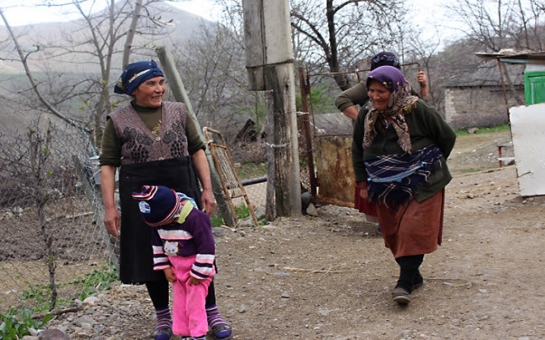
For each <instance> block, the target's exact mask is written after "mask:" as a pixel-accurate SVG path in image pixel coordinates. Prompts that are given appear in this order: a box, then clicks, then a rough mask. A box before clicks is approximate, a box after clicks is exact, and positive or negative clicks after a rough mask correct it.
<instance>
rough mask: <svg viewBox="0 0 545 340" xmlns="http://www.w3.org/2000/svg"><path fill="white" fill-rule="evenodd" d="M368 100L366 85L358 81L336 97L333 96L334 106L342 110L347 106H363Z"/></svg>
mask: <svg viewBox="0 0 545 340" xmlns="http://www.w3.org/2000/svg"><path fill="white" fill-rule="evenodd" d="M368 101H369V96H368V95H367V87H365V84H364V83H362V82H360V83H357V84H356V85H354V86H352V87H351V88H349V89H348V90H345V91H343V92H341V93H340V94H339V95H338V96H337V98H335V106H336V107H337V108H338V109H339V111H341V112H342V111H344V110H345V109H346V108H347V107H349V106H353V105H359V106H363V105H364V104H365V103H367V102H368Z"/></svg>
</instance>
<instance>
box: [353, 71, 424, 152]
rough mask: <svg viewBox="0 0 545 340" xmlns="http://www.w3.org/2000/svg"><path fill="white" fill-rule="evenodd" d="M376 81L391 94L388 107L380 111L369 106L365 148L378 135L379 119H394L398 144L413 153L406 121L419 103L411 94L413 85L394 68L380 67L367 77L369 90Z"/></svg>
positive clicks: (366, 120) (364, 138)
mask: <svg viewBox="0 0 545 340" xmlns="http://www.w3.org/2000/svg"><path fill="white" fill-rule="evenodd" d="M373 80H375V81H378V82H379V83H380V84H382V85H383V86H385V87H386V88H387V89H388V90H389V91H390V92H391V95H390V100H389V101H388V107H387V108H386V110H384V111H380V110H379V109H377V108H376V107H374V106H373V104H372V103H371V101H369V104H368V105H367V109H368V110H369V112H368V113H367V116H366V119H365V132H364V135H363V147H364V148H366V147H369V146H371V144H372V143H373V139H375V136H376V135H377V132H376V130H375V122H376V121H377V119H378V118H382V119H386V118H391V119H392V122H393V123H392V125H393V126H394V129H395V130H396V133H397V136H398V142H399V145H400V146H401V148H402V149H403V151H405V152H408V153H411V148H412V146H411V137H410V134H409V127H408V126H407V122H406V121H405V115H406V114H409V113H410V112H411V111H412V110H413V109H414V108H415V107H416V103H417V102H418V97H417V96H414V95H412V94H411V85H410V84H409V82H408V81H407V80H406V79H405V76H404V75H403V73H401V71H400V70H398V69H397V68H395V67H393V66H380V67H378V68H376V69H374V70H373V71H371V72H369V74H368V75H367V88H369V85H370V84H371V82H372V81H373Z"/></svg>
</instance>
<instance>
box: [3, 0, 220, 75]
mask: <svg viewBox="0 0 545 340" xmlns="http://www.w3.org/2000/svg"><path fill="white" fill-rule="evenodd" d="M146 10H147V13H146V12H145V11H143V12H142V15H144V14H146V15H147V16H149V17H153V18H155V19H156V20H159V21H160V22H163V23H164V24H163V25H162V26H154V27H153V26H152V23H151V22H150V21H149V20H143V21H142V22H141V26H140V27H139V31H138V34H137V35H136V36H135V40H134V42H133V44H132V51H133V55H134V58H139V55H142V54H143V55H150V54H151V53H153V49H154V48H155V47H156V46H161V45H165V46H178V47H179V46H180V45H183V44H185V43H186V42H187V41H188V40H189V39H190V38H194V37H196V36H198V34H199V31H200V30H202V25H205V26H209V27H211V26H212V25H214V23H213V22H211V21H207V20H205V19H203V18H201V17H199V16H196V15H194V14H192V13H189V12H186V11H183V10H181V9H179V8H177V7H174V6H171V5H169V4H168V3H163V2H157V3H152V4H150V5H148V6H147V7H146ZM94 23H95V24H96V22H94ZM128 28H129V22H128V21H127V22H124V23H123V25H122V26H121V32H122V31H123V30H126V31H127V30H128ZM12 30H13V32H14V34H15V36H16V37H17V39H18V42H19V45H20V46H21V48H22V49H24V50H25V51H36V50H37V52H34V53H31V54H30V57H29V58H28V63H29V66H30V68H31V70H33V71H48V72H78V73H93V72H98V67H97V66H96V59H95V57H94V56H92V55H88V54H86V53H84V52H89V51H91V46H90V45H85V44H82V42H85V41H89V39H90V36H89V33H88V32H89V30H88V26H87V23H86V21H85V20H84V19H78V20H72V21H67V22H55V23H39V24H34V25H27V26H17V27H12ZM146 32H148V34H145V33H146ZM0 41H1V42H3V43H2V46H3V57H2V58H0V74H13V73H22V72H24V69H23V66H22V64H21V62H20V61H19V58H18V56H17V55H16V53H15V51H14V45H13V43H12V42H11V40H10V39H9V35H8V31H7V30H5V29H2V30H0ZM122 42H123V39H121V40H120V42H118V44H119V50H120V51H121V49H122V47H123V43H122ZM74 46H77V47H74ZM67 48H71V49H72V51H75V52H77V53H66V49H67ZM52 56H55V62H48V59H50V58H51V57H52ZM121 58H122V54H121V52H119V53H118V54H116V55H114V56H113V65H120V64H121Z"/></svg>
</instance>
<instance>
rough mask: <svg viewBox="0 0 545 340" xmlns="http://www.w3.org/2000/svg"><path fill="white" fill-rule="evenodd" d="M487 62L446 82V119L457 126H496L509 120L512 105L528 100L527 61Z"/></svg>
mask: <svg viewBox="0 0 545 340" xmlns="http://www.w3.org/2000/svg"><path fill="white" fill-rule="evenodd" d="M501 68H502V70H504V71H505V72H507V75H508V76H506V75H505V74H503V75H502V76H500V67H499V66H498V62H497V61H496V60H489V61H486V62H483V63H482V64H480V65H479V67H478V68H477V69H476V70H475V71H474V72H470V73H467V74H461V75H460V76H458V77H457V78H456V79H454V80H453V81H451V82H450V83H448V84H447V85H445V86H444V88H445V119H446V120H447V122H448V123H449V124H450V125H451V126H453V127H455V128H469V127H483V126H494V125H498V124H503V123H507V122H509V113H508V112H509V108H510V107H512V106H517V105H522V104H524V65H519V64H503V63H502V64H501Z"/></svg>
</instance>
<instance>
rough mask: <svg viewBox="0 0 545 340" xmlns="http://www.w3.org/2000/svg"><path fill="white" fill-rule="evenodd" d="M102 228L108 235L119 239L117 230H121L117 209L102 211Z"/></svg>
mask: <svg viewBox="0 0 545 340" xmlns="http://www.w3.org/2000/svg"><path fill="white" fill-rule="evenodd" d="M104 226H105V227H106V230H107V231H108V233H109V234H110V235H112V236H113V237H116V238H117V237H119V229H120V228H121V216H120V215H119V211H117V208H115V207H114V208H110V209H105V211H104Z"/></svg>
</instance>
